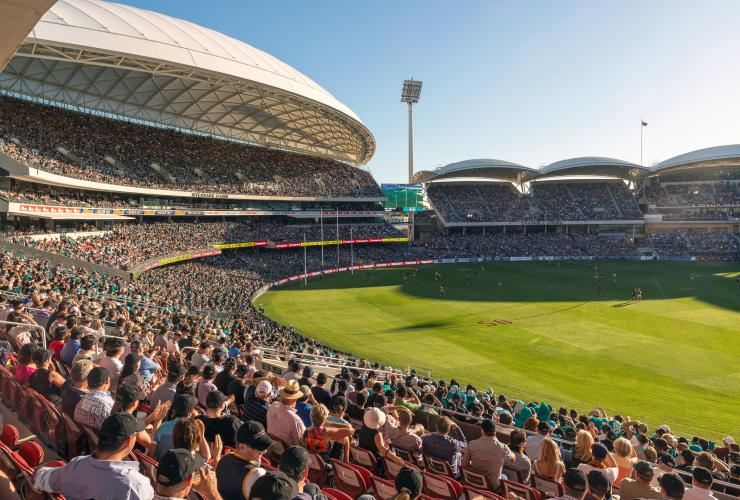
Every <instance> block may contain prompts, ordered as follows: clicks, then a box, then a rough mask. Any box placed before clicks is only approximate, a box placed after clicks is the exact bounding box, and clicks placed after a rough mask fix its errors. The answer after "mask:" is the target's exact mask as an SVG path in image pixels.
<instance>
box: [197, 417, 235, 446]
mask: <svg viewBox="0 0 740 500" xmlns="http://www.w3.org/2000/svg"><path fill="white" fill-rule="evenodd" d="M196 418H197V419H198V420H200V421H201V422H203V425H204V426H205V429H206V432H205V434H206V441H208V442H209V443H212V442H213V439H214V438H215V437H216V434H218V435H219V436H221V441H222V442H223V444H224V446H231V447H232V448H235V447H236V431H237V429H239V427H240V426H241V425H242V421H241V420H239V419H238V418H236V417H235V416H233V415H221V416H220V417H217V418H209V417H208V416H206V415H198V416H197V417H196Z"/></svg>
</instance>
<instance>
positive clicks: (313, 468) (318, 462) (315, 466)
mask: <svg viewBox="0 0 740 500" xmlns="http://www.w3.org/2000/svg"><path fill="white" fill-rule="evenodd" d="M308 479H309V481H311V482H312V483H316V484H318V485H319V486H324V485H327V484H329V470H328V469H327V467H326V463H325V462H324V459H323V458H321V455H319V454H317V453H313V452H309V453H308Z"/></svg>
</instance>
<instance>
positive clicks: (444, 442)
mask: <svg viewBox="0 0 740 500" xmlns="http://www.w3.org/2000/svg"><path fill="white" fill-rule="evenodd" d="M455 431H457V432H455ZM450 433H451V434H457V435H456V436H455V437H453V436H450V435H449V434H448V435H447V436H442V435H441V434H437V433H436V432H435V433H434V434H427V435H426V436H424V437H422V438H421V449H422V452H423V453H424V455H431V456H433V457H435V458H439V459H440V460H444V461H446V462H449V464H450V467H451V468H452V473H453V474H455V475H456V476H457V475H458V472H459V471H460V459H461V458H462V450H463V449H464V448H465V446H467V441H466V440H465V436H463V435H462V432H460V430H459V429H458V428H457V427H454V428H453V429H452V430H451V431H450Z"/></svg>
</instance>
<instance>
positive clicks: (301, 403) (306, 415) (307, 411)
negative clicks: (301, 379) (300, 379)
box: [295, 385, 316, 428]
mask: <svg viewBox="0 0 740 500" xmlns="http://www.w3.org/2000/svg"><path fill="white" fill-rule="evenodd" d="M301 392H302V393H303V396H302V397H300V398H298V400H297V401H296V402H295V411H296V413H298V416H299V417H301V420H303V425H305V426H306V427H307V428H308V427H311V409H312V408H313V406H314V405H315V404H316V401H315V400H314V399H313V394H311V388H310V387H309V386H307V385H302V386H301Z"/></svg>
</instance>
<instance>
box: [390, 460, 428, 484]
mask: <svg viewBox="0 0 740 500" xmlns="http://www.w3.org/2000/svg"><path fill="white" fill-rule="evenodd" d="M401 467H410V468H412V469H417V470H418V469H419V468H418V467H417V466H416V465H415V464H412V463H409V462H404V463H403V464H397V463H396V462H394V461H393V460H388V459H387V458H383V469H385V478H386V479H390V480H391V481H393V480H394V479H396V476H397V475H398V472H399V471H400V470H401Z"/></svg>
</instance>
